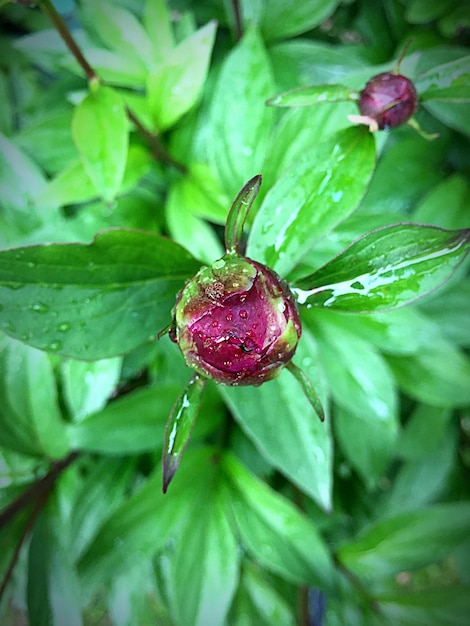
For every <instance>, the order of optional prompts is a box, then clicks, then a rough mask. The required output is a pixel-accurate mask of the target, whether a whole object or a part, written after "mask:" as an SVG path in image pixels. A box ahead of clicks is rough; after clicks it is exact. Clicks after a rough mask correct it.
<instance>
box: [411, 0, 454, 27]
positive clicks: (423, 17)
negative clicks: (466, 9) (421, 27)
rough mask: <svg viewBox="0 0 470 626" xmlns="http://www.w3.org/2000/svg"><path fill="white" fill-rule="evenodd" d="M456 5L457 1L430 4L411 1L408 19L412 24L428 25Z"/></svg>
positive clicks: (450, 0)
mask: <svg viewBox="0 0 470 626" xmlns="http://www.w3.org/2000/svg"><path fill="white" fill-rule="evenodd" d="M454 4H455V0H442V1H441V2H429V0H410V2H408V6H407V7H406V19H407V20H408V21H409V22H410V23H411V24H426V23H427V22H431V21H432V20H435V19H437V18H438V17H440V16H441V15H444V14H445V13H446V12H447V11H449V10H450V9H451V8H452V6H453V5H454Z"/></svg>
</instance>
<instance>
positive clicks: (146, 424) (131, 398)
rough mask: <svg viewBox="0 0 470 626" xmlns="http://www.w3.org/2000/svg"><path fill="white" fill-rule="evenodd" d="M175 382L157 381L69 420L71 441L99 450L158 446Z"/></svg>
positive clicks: (121, 451)
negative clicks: (82, 417) (153, 386)
mask: <svg viewBox="0 0 470 626" xmlns="http://www.w3.org/2000/svg"><path fill="white" fill-rule="evenodd" d="M179 392H180V388H179V386H178V385H158V386H157V387H155V388H152V387H149V388H145V389H140V390H138V391H134V392H133V393H130V394H127V395H125V396H124V397H122V398H118V399H117V400H114V401H113V402H111V403H110V404H108V406H106V407H105V408H104V409H102V410H101V411H99V412H97V413H94V414H92V415H88V416H87V417H86V418H85V419H83V420H82V421H81V422H79V423H77V424H70V425H69V429H68V433H69V438H70V441H71V444H72V445H73V446H74V447H75V448H77V449H80V450H87V451H89V452H100V453H101V454H114V455H115V454H119V455H124V454H136V453H138V452H145V451H150V450H158V449H161V446H162V445H163V434H164V430H165V422H166V420H167V417H168V415H169V413H170V410H171V407H172V406H173V404H174V402H175V399H176V397H177V396H178V394H179Z"/></svg>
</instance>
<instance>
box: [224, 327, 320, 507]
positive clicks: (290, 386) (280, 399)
mask: <svg viewBox="0 0 470 626" xmlns="http://www.w3.org/2000/svg"><path fill="white" fill-rule="evenodd" d="M295 361H296V363H297V364H298V366H299V367H301V368H302V370H303V371H304V373H305V374H306V376H307V377H308V378H309V379H310V380H311V381H312V382H313V384H314V386H315V388H316V390H317V392H319V393H320V396H321V398H322V400H323V403H324V398H325V393H324V391H323V389H324V380H323V376H322V372H321V370H320V369H319V366H318V360H317V347H316V343H315V340H314V339H313V337H312V336H311V335H310V334H309V333H308V332H305V333H304V334H303V335H302V339H301V341H300V343H299V346H298V348H297V352H296V356H295ZM220 391H221V393H222V395H223V397H224V398H225V400H226V401H227V403H228V405H229V407H230V409H231V410H232V411H233V413H234V415H235V418H236V420H237V421H238V423H239V424H240V426H241V427H242V429H243V430H244V431H245V433H246V434H247V435H248V437H250V439H252V441H253V442H254V444H255V445H256V447H257V449H258V450H259V452H260V453H261V454H262V455H263V457H265V458H266V459H267V460H268V461H269V462H270V463H272V464H273V465H274V466H275V467H277V468H278V469H279V470H280V471H281V472H282V473H283V474H284V475H285V476H287V478H288V479H289V480H291V481H292V482H294V483H295V484H296V485H297V486H298V487H300V488H301V489H302V490H303V491H305V493H307V494H309V496H311V497H312V498H313V499H314V500H315V501H316V502H318V504H319V505H320V506H321V507H322V508H324V509H326V510H329V509H331V489H332V467H331V465H332V442H331V437H330V432H329V427H328V424H327V423H326V422H323V423H322V422H320V421H319V420H318V418H317V416H316V414H315V412H314V410H313V408H312V406H311V405H310V402H309V400H308V399H307V398H306V397H305V395H304V393H303V392H302V389H301V388H300V386H299V384H298V382H297V381H296V380H295V379H294V377H293V376H291V375H290V373H289V372H282V373H281V375H280V376H279V378H276V379H275V380H272V381H269V382H268V383H265V384H264V385H261V387H257V388H253V387H237V388H231V387H223V388H221V389H220ZM268 435H269V436H268Z"/></svg>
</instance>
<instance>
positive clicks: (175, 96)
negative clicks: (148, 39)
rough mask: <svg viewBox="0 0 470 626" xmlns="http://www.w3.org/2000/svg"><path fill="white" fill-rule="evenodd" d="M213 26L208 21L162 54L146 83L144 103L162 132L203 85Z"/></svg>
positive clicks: (196, 95)
mask: <svg viewBox="0 0 470 626" xmlns="http://www.w3.org/2000/svg"><path fill="white" fill-rule="evenodd" d="M215 32H216V23H215V22H214V21H212V22H209V23H208V24H207V25H206V26H204V27H203V28H201V29H200V30H198V31H196V32H195V33H194V34H193V35H191V36H190V37H188V38H187V39H185V40H184V41H182V42H181V43H180V44H178V45H177V46H176V47H175V48H173V50H171V52H168V53H167V54H166V55H165V58H164V62H163V63H161V64H159V65H158V66H157V67H156V68H155V70H153V72H152V73H151V74H150V75H149V77H148V80H147V94H148V104H149V107H150V110H151V113H152V117H153V120H154V124H155V128H156V129H157V130H158V131H164V130H166V129H168V128H170V127H171V126H173V124H175V122H177V121H178V120H179V119H180V118H181V117H182V116H183V115H184V114H185V113H187V112H188V111H189V110H190V109H191V108H192V107H193V106H194V104H195V103H196V101H197V99H198V97H199V95H200V93H201V89H202V87H203V86H204V81H205V79H206V75H207V71H208V68H209V62H210V58H211V53H212V47H213V45H214V40H215Z"/></svg>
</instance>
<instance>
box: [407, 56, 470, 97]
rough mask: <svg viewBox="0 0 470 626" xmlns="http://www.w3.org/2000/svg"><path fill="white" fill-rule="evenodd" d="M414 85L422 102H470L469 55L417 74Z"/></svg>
mask: <svg viewBox="0 0 470 626" xmlns="http://www.w3.org/2000/svg"><path fill="white" fill-rule="evenodd" d="M415 86H416V89H417V90H418V93H419V98H420V100H422V101H423V102H424V101H428V100H439V101H441V102H460V103H466V102H470V55H469V56H466V57H463V58H461V59H457V60H456V61H451V62H449V63H444V64H442V65H438V66H437V67H435V68H433V69H432V70H429V71H427V72H425V73H424V74H421V75H419V76H418V77H417V78H416V80H415Z"/></svg>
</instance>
